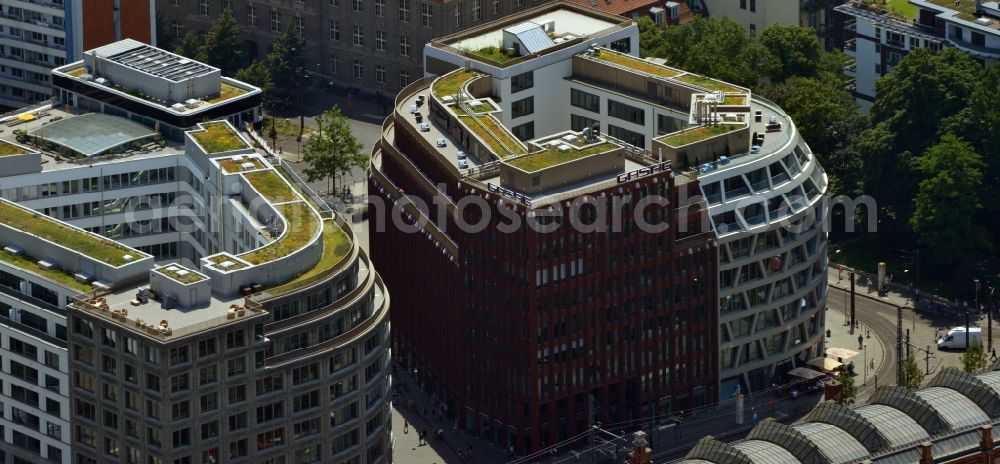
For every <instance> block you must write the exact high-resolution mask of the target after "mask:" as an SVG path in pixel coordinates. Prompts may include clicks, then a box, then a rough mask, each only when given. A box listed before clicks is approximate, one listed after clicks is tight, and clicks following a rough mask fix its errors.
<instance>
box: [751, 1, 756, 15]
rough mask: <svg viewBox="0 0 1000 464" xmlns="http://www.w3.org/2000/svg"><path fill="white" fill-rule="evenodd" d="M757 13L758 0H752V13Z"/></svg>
mask: <svg viewBox="0 0 1000 464" xmlns="http://www.w3.org/2000/svg"><path fill="white" fill-rule="evenodd" d="M756 11H757V0H750V12H756Z"/></svg>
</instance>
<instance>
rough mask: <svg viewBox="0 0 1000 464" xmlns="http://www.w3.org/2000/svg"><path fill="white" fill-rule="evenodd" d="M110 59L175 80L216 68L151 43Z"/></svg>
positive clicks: (203, 73)
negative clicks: (153, 45) (152, 45)
mask: <svg viewBox="0 0 1000 464" xmlns="http://www.w3.org/2000/svg"><path fill="white" fill-rule="evenodd" d="M108 60H109V61H112V62H115V63H118V64H121V65H124V66H128V67H129V68H132V69H136V70H139V71H142V72H145V73H148V74H152V75H154V76H156V77H161V78H163V79H167V80H170V81H173V82H180V81H182V80H184V79H190V78H193V77H198V76H203V75H206V74H209V73H211V72H212V71H215V69H216V68H213V67H212V66H209V65H207V64H204V63H200V62H198V61H194V60H190V59H187V58H184V57H183V56H180V55H176V54H173V53H170V52H168V51H166V50H160V49H158V48H156V47H151V46H149V45H144V46H142V47H139V48H135V49H132V50H129V51H126V52H123V53H119V54H117V55H114V56H112V57H110V58H108Z"/></svg>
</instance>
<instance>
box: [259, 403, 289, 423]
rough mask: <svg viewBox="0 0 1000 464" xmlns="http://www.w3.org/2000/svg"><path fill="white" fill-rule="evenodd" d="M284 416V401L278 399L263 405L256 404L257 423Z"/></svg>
mask: <svg viewBox="0 0 1000 464" xmlns="http://www.w3.org/2000/svg"><path fill="white" fill-rule="evenodd" d="M283 417H285V403H284V402H283V401H278V402H275V403H271V404H266V405H264V406H257V423H258V424H263V423H264V422H270V421H273V420H275V419H281V418H283Z"/></svg>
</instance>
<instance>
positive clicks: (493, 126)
mask: <svg viewBox="0 0 1000 464" xmlns="http://www.w3.org/2000/svg"><path fill="white" fill-rule="evenodd" d="M473 119H475V120H477V121H479V122H481V123H482V125H480V124H476V122H475V121H473ZM459 120H461V121H462V124H465V126H466V127H468V128H469V130H471V131H472V132H474V133H475V134H476V135H478V136H479V138H480V139H482V140H483V142H486V144H487V145H489V146H490V150H492V151H493V153H496V155H497V156H499V157H501V158H507V157H509V156H516V155H523V154H524V153H527V151H526V150H525V149H524V147H522V146H521V143H520V142H518V141H517V139H515V138H514V136H512V135H510V133H509V132H507V130H506V129H504V128H503V126H502V125H500V123H499V122H497V120H496V119H494V118H493V116H490V115H483V116H461V117H459ZM484 126H485V127H484ZM504 146H506V148H504ZM508 149H509V151H508Z"/></svg>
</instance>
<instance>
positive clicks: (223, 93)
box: [205, 82, 247, 105]
mask: <svg viewBox="0 0 1000 464" xmlns="http://www.w3.org/2000/svg"><path fill="white" fill-rule="evenodd" d="M245 93H247V91H246V90H244V89H241V88H239V87H237V86H235V85H230V84H227V83H225V82H223V83H222V88H220V89H219V94H218V95H216V96H214V97H212V98H206V99H205V103H208V104H210V105H211V104H215V103H219V102H224V101H226V100H229V99H230V98H236V97H238V96H240V95H243V94H245Z"/></svg>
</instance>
